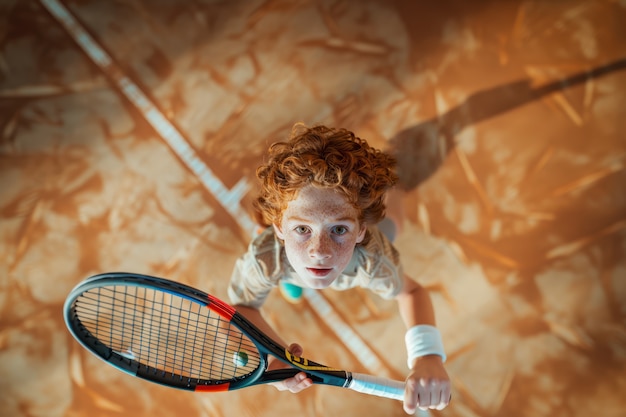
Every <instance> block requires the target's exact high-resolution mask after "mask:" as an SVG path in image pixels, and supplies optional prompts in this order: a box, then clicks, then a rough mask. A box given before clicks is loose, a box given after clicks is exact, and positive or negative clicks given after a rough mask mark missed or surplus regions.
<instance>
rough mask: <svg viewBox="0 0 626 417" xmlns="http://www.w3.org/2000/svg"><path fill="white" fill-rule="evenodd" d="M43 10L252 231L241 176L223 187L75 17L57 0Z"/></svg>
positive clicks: (47, 2) (46, 1)
mask: <svg viewBox="0 0 626 417" xmlns="http://www.w3.org/2000/svg"><path fill="white" fill-rule="evenodd" d="M40 1H41V3H42V4H43V5H44V6H45V7H46V9H47V10H48V11H49V12H50V13H51V14H52V16H54V17H55V18H56V19H57V21H58V22H59V23H60V24H61V25H63V27H64V28H65V29H66V30H67V32H68V33H69V34H70V36H72V38H73V39H74V41H75V42H76V43H77V44H78V45H79V46H80V47H81V49H82V50H83V52H85V53H86V54H87V56H88V57H89V58H91V60H92V61H93V62H94V63H95V64H96V65H97V66H98V67H100V69H101V70H102V71H103V72H104V73H105V75H107V76H108V77H109V79H110V80H111V81H112V82H113V83H115V85H116V86H117V88H118V89H119V91H120V92H121V93H122V94H123V95H124V96H125V97H126V99H128V100H129V101H130V102H131V103H132V104H133V105H134V106H135V107H136V108H137V110H139V112H140V113H141V114H142V115H143V116H144V118H145V119H146V121H147V122H148V123H149V124H150V125H151V126H152V128H154V130H155V131H156V132H157V133H158V134H159V135H160V136H161V138H163V140H165V142H167V144H168V145H169V146H170V148H171V149H172V150H173V151H174V153H175V154H176V155H178V157H179V158H180V159H181V160H182V161H183V162H184V163H185V165H187V167H188V168H189V169H190V170H191V171H192V172H193V173H194V174H195V175H196V177H197V178H198V179H199V180H200V182H202V184H203V185H204V186H205V187H206V188H207V189H208V190H209V192H211V194H213V196H214V197H215V198H216V199H217V200H218V201H219V202H220V204H221V205H222V206H223V207H224V209H226V211H228V213H229V214H230V215H231V216H232V217H233V218H234V219H236V220H237V222H238V223H239V225H240V226H241V227H242V228H243V229H244V230H245V231H246V232H247V233H248V234H250V233H253V231H254V230H255V228H256V224H255V222H254V221H253V220H252V219H251V218H250V216H249V215H248V213H247V212H246V211H245V210H244V209H243V208H242V207H241V204H240V202H241V199H242V198H243V196H244V195H245V193H246V192H247V191H248V189H249V188H250V186H249V184H248V183H247V181H246V179H245V178H242V179H241V180H240V181H239V183H237V184H236V185H235V186H234V187H233V188H232V189H230V190H229V189H228V188H226V186H225V185H224V183H222V181H221V180H220V179H219V178H218V177H217V176H216V175H215V174H214V173H213V171H212V170H211V169H210V168H209V167H208V166H207V165H206V164H205V163H204V161H202V159H200V157H199V156H198V154H197V153H196V151H195V150H194V149H193V148H192V147H191V145H189V141H188V140H187V139H186V138H185V137H184V135H183V134H182V133H181V132H180V131H179V130H178V129H177V128H176V126H174V124H173V123H172V122H170V120H168V118H167V117H165V115H164V114H163V113H162V112H161V111H160V110H159V108H158V107H157V106H156V104H155V103H154V102H152V100H151V99H150V98H149V97H148V96H147V95H146V94H145V93H144V92H143V91H142V90H141V89H140V88H139V86H138V85H137V84H136V83H135V82H133V80H131V79H130V77H128V76H127V75H126V74H124V72H123V71H122V69H121V68H120V67H119V65H117V64H116V63H115V62H114V61H113V59H112V58H111V56H110V55H109V54H108V53H107V51H105V50H104V48H102V47H101V46H100V45H99V44H98V43H97V42H96V41H95V39H94V38H93V37H92V36H91V35H90V34H89V33H88V32H87V30H85V28H84V27H83V26H82V25H81V24H80V23H79V22H78V20H76V18H75V17H74V16H73V15H72V14H71V13H70V11H69V10H68V9H67V8H66V7H65V6H64V5H63V4H62V3H61V2H59V1H57V0H40Z"/></svg>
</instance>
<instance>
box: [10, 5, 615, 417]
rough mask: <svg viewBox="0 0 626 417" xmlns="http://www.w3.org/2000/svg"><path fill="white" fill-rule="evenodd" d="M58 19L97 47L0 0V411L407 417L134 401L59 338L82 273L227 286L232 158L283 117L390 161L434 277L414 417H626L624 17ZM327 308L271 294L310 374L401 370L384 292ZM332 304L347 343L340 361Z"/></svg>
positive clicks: (593, 13)
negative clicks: (353, 136) (346, 329)
mask: <svg viewBox="0 0 626 417" xmlns="http://www.w3.org/2000/svg"><path fill="white" fill-rule="evenodd" d="M45 5H48V6H47V7H45ZM62 5H64V6H65V7H67V9H68V10H69V12H70V16H73V17H74V18H75V19H77V22H78V23H79V29H80V28H83V29H84V30H86V33H88V34H90V35H91V38H90V39H93V43H92V44H86V43H84V42H83V43H82V44H79V43H76V41H75V40H76V39H79V40H80V39H82V40H83V41H84V39H85V38H84V37H83V38H79V37H78V34H80V32H77V29H76V26H74V29H73V30H74V31H73V32H72V31H71V30H69V31H68V30H67V29H66V27H64V25H63V19H62V17H59V16H60V15H57V17H55V16H54V15H53V14H52V13H51V12H50V11H49V10H53V11H54V10H57V11H58V10H59V9H54V7H53V6H54V4H53V3H52V2H50V1H43V0H42V1H38V0H1V1H0V222H1V223H0V409H1V410H3V411H2V414H3V415H6V416H46V417H56V416H67V417H74V416H87V415H89V416H93V417H96V416H115V415H133V416H151V417H157V416H169V415H173V414H174V413H175V414H176V415H186V416H190V417H191V416H275V415H281V416H282V415H290V414H298V415H303V416H322V415H324V416H326V415H328V416H358V415H359V416H360V415H368V416H369V415H371V416H378V415H381V416H382V415H384V416H401V415H404V413H403V411H402V408H401V405H400V404H399V403H396V402H394V401H392V400H381V399H378V398H371V397H367V396H364V395H361V394H357V393H352V392H345V391H342V390H339V389H337V388H327V387H315V388H313V389H310V390H307V391H306V392H303V393H301V394H299V395H290V394H286V393H279V392H277V391H276V390H274V389H273V388H268V387H258V388H254V389H250V390H245V391H240V392H233V393H228V394H218V395H194V394H189V393H186V392H181V391H175V390H171V389H167V388H163V387H159V386H155V385H153V384H149V383H146V382H144V381H140V380H137V379H134V378H131V377H128V376H127V375H125V374H123V373H121V372H119V371H117V370H114V369H112V368H111V369H110V368H109V367H107V366H105V365H104V364H103V363H101V362H100V361H98V360H97V359H95V358H94V357H93V356H92V355H90V354H89V353H87V352H85V351H84V350H83V349H82V348H80V347H79V345H78V344H77V343H76V342H75V341H74V340H73V339H72V338H71V336H70V335H69V333H68V332H67V331H66V329H65V327H64V323H63V320H62V316H61V311H62V304H63V301H64V299H65V296H66V295H67V294H68V292H69V291H70V289H71V288H72V287H73V286H74V285H75V284H76V283H78V282H79V281H81V280H82V279H83V278H85V277H87V276H89V275H91V274H94V273H98V272H104V271H116V270H125V271H133V272H142V273H148V274H154V275H159V276H164V277H168V278H170V279H175V280H179V281H182V282H186V283H190V284H192V285H194V286H198V287H200V288H203V289H205V290H206V291H210V292H213V293H215V294H216V295H218V296H221V297H225V296H226V285H227V282H228V278H229V276H230V271H231V269H232V266H233V263H234V261H235V259H236V258H237V257H238V256H239V255H240V254H241V253H242V252H243V251H244V250H245V248H246V245H247V241H248V239H249V234H250V233H251V232H252V231H251V230H250V224H249V223H247V222H246V219H247V217H246V216H247V214H246V212H245V209H247V208H248V207H249V202H250V198H251V196H252V195H253V192H254V168H255V167H256V165H258V163H259V161H261V158H262V154H263V151H264V149H265V148H266V147H267V145H268V144H270V143H271V142H273V141H275V140H278V139H284V138H285V137H286V135H287V134H288V132H289V128H290V126H291V125H292V124H293V123H295V122H298V121H303V122H305V123H307V124H314V123H325V124H328V125H332V126H337V127H346V128H349V129H351V130H353V131H355V132H356V133H357V134H358V135H359V136H361V137H363V138H366V139H368V140H369V141H370V142H371V143H372V144H373V145H375V146H378V147H381V148H386V149H395V150H397V151H398V155H399V156H400V163H401V166H400V174H401V177H402V185H403V187H404V189H405V192H404V194H403V195H402V196H401V197H402V200H401V203H400V204H397V205H395V206H394V207H392V208H391V210H392V211H393V212H394V215H397V216H399V217H400V218H402V219H403V220H402V228H401V231H400V234H399V236H398V238H397V247H398V249H399V250H400V252H401V253H402V256H403V262H404V265H405V269H406V271H407V272H408V273H409V274H410V275H412V276H413V277H414V278H415V279H416V280H418V281H420V282H421V283H423V284H424V285H426V286H428V287H429V288H430V289H431V290H432V296H433V300H434V303H435V307H436V312H437V317H438V323H439V327H440V329H441V331H442V333H443V336H444V341H445V345H446V348H447V351H448V354H449V360H448V362H447V369H448V371H449V373H450V375H451V376H452V379H453V383H454V394H453V397H454V400H453V402H452V404H451V406H450V407H448V408H447V409H446V410H445V411H442V412H433V413H432V414H433V415H444V416H451V417H452V416H454V417H456V416H459V417H473V416H480V417H486V416H528V417H543V416H546V417H547V416H551V417H553V416H568V417H569V416H581V417H582V416H590V415H593V416H596V415H597V416H607V417H618V416H623V415H624V410H625V409H626V400H625V399H624V396H623V395H622V394H621V393H624V392H626V376H625V375H626V373H624V369H625V365H626V331H625V323H626V216H625V214H624V213H626V188H625V186H624V184H626V171H625V170H624V165H625V163H626V142H625V138H626V123H624V119H625V118H626V110H624V109H626V94H625V92H626V26H624V22H625V21H626V2H624V1H623V0H595V1H582V0H581V1H575V0H562V1H549V2H548V1H542V0H526V1H522V0H511V1H471V2H469V1H461V0H447V1H440V2H436V6H435V5H426V4H425V3H424V2H413V1H410V0H404V1H400V0H398V1H383V0H376V1H374V0H370V1H358V2H357V1H329V0H319V1H308V0H300V1H287V0H282V1H280V0H267V1H260V0H259V1H225V0H224V1H209V0H204V1H201V0H196V1H186V2H175V1H171V0H170V1H165V0H159V1H150V2H148V1H143V2H142V1H139V0H134V1H119V0H111V1H97V0H72V1H69V0H66V1H64V2H63V3H62ZM48 7H50V8H48ZM98 48H102V50H103V51H105V52H106V54H108V55H107V56H109V57H110V61H107V60H100V61H98V55H92V56H90V55H89V53H90V51H91V53H93V51H97V50H98ZM94 58H95V59H96V60H95V61H94ZM100 58H101V56H100ZM129 83H130V84H129ZM129 85H131V86H134V87H136V89H135V90H133V89H132V88H130V87H128V86H129ZM134 87H133V88H134ZM141 94H143V95H141ZM142 100H143V101H142ZM155 115H156V116H155ZM159 117H160V118H159ZM155 120H156V122H155ZM157 122H158V123H157ZM151 123H152V124H151ZM173 132H174V133H173ZM177 135H178V136H177ZM172 137H175V138H182V140H183V141H184V142H183V143H187V144H190V145H191V148H192V149H193V150H194V151H195V154H196V155H197V157H198V160H197V161H200V162H201V163H200V165H198V164H196V165H195V169H196V171H194V165H193V164H191V165H192V167H191V168H190V167H189V166H188V165H187V164H186V163H188V162H189V160H185V158H180V157H178V156H177V155H176V154H175V152H174V150H175V149H177V148H176V146H174V148H173V147H172V146H171V144H170V143H168V141H167V140H168V138H169V139H170V140H171V138H172ZM178 149H179V150H180V147H179V148H178ZM203 164H206V166H208V167H209V168H210V169H211V172H212V174H210V173H209V174H207V171H202V170H198V166H201V167H202V166H204V165H203ZM220 184H223V185H224V186H225V187H226V189H227V190H234V191H232V192H231V193H230V194H219V192H218V191H216V189H215V188H214V187H216V186H219V185H220ZM212 187H213V188H212ZM229 195H230V199H229V198H227V197H228V196H229ZM225 207H227V208H225ZM242 213H243V214H242ZM323 296H324V300H326V301H327V302H329V303H330V305H331V307H332V313H325V314H321V315H320V313H319V309H318V308H317V306H318V305H317V304H316V302H315V300H313V299H311V300H309V301H305V302H303V303H302V304H299V305H295V306H294V305H291V304H289V303H287V302H285V301H284V300H282V299H281V297H280V296H279V295H278V294H273V295H272V296H271V299H270V301H269V302H268V305H267V308H266V314H267V316H268V318H269V320H270V321H271V322H272V323H273V324H274V326H275V327H276V328H277V329H278V330H279V331H280V332H281V334H282V335H283V336H284V337H285V339H287V340H290V341H291V340H293V341H299V342H300V343H301V344H302V345H303V346H304V348H305V353H307V356H309V357H311V358H312V359H315V360H318V361H320V362H324V363H328V364H331V365H338V366H341V367H345V368H349V369H353V370H356V371H366V370H367V368H366V366H365V365H364V362H365V361H366V360H368V358H369V359H371V358H374V360H375V361H376V366H375V367H374V368H375V369H374V370H373V372H375V373H377V374H380V375H383V376H388V377H394V378H399V379H402V378H404V376H405V366H406V365H405V350H404V344H403V337H402V335H403V328H402V323H401V321H400V319H399V317H398V316H397V314H396V308H395V305H394V304H393V303H392V302H385V301H383V300H380V299H377V298H376V297H375V296H372V295H370V294H368V293H366V292H363V291H358V290H355V291H349V292H345V293H341V294H339V293H333V292H324V293H323ZM333 315H338V316H339V317H341V318H343V319H344V320H345V321H346V323H347V324H348V325H349V326H350V328H351V329H352V330H353V331H354V332H356V334H357V335H359V336H360V337H361V338H362V339H364V340H367V343H368V347H369V353H368V352H353V351H351V349H350V348H349V347H347V345H346V342H345V341H344V340H342V337H340V336H338V335H336V334H335V333H334V332H333V329H332V327H329V325H328V324H327V322H328V320H329V318H330V317H332V316H333Z"/></svg>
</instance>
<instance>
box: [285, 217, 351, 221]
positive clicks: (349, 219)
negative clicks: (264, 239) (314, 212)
mask: <svg viewBox="0 0 626 417" xmlns="http://www.w3.org/2000/svg"><path fill="white" fill-rule="evenodd" d="M287 220H291V221H297V222H307V221H309V219H305V218H302V217H298V216H287ZM333 221H334V222H346V221H349V222H356V218H355V217H350V216H344V217H340V218H338V219H333Z"/></svg>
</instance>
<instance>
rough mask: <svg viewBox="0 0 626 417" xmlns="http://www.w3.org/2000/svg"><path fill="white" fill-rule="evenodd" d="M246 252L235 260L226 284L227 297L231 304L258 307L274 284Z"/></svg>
mask: <svg viewBox="0 0 626 417" xmlns="http://www.w3.org/2000/svg"><path fill="white" fill-rule="evenodd" d="M252 257H253V255H252V254H250V253H246V254H245V255H244V256H243V257H241V258H239V259H238V260H237V262H235V267H234V269H233V273H232V275H231V278H230V284H229V285H228V298H229V299H230V303H231V304H239V305H245V306H248V307H254V308H260V307H261V306H262V305H263V303H264V302H265V299H266V298H267V296H268V295H269V293H270V291H271V290H272V288H273V287H274V285H273V284H272V283H271V282H270V280H269V279H267V278H266V277H265V276H264V274H263V273H262V271H261V268H260V266H259V265H258V263H256V262H255V260H254V259H250V258H252Z"/></svg>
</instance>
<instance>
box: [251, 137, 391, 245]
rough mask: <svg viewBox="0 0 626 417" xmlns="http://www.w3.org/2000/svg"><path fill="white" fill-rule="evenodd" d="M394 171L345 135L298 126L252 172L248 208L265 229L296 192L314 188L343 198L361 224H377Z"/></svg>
mask: <svg viewBox="0 0 626 417" xmlns="http://www.w3.org/2000/svg"><path fill="white" fill-rule="evenodd" d="M395 165H396V161H395V159H394V158H393V157H392V156H390V155H387V154H385V153H383V152H381V151H380V150H378V149H375V148H372V147H371V146H370V145H369V144H368V143H367V142H366V141H365V140H363V139H360V138H359V137H357V136H355V135H354V133H352V132H350V131H348V130H346V129H333V128H329V127H326V126H315V127H310V128H307V127H306V126H303V125H301V124H297V125H295V126H294V128H293V130H292V133H291V137H290V139H289V140H288V141H287V142H277V143H275V144H273V145H272V146H270V148H269V150H268V161H267V163H264V164H263V165H261V166H260V167H259V168H257V171H256V174H257V177H258V178H259V180H260V181H261V190H260V193H259V195H258V197H257V198H256V200H255V201H254V202H253V206H254V208H255V209H256V212H257V213H256V214H257V221H259V223H261V224H263V225H264V226H270V225H272V224H280V222H281V219H282V214H283V211H284V210H285V208H286V207H287V204H288V202H289V201H290V200H292V199H294V198H295V197H296V194H297V192H298V190H300V189H301V188H303V187H305V186H307V185H313V186H315V187H320V188H328V189H334V190H336V191H337V192H339V193H341V194H343V195H344V196H345V197H346V198H347V200H348V201H349V202H350V204H352V205H353V206H354V207H355V208H356V209H357V211H358V213H359V221H360V222H361V223H367V224H376V223H378V222H379V221H380V220H382V218H383V217H384V215H385V202H384V197H385V192H386V191H387V190H389V188H391V187H392V186H393V185H395V183H396V182H397V180H398V177H397V175H396V173H395V171H394V169H395ZM366 240H367V237H366ZM364 243H365V242H364Z"/></svg>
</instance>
